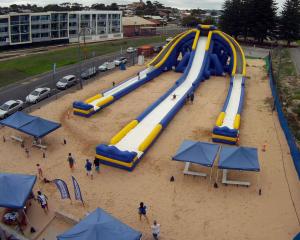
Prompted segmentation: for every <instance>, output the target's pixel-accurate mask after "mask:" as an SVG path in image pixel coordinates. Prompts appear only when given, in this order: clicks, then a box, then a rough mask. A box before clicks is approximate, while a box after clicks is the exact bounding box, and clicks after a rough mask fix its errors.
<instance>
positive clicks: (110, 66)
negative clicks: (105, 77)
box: [98, 62, 116, 72]
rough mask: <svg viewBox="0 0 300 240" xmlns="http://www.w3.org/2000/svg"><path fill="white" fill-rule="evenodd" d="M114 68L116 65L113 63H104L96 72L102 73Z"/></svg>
mask: <svg viewBox="0 0 300 240" xmlns="http://www.w3.org/2000/svg"><path fill="white" fill-rule="evenodd" d="M115 66H116V65H115V63H114V62H105V63H103V64H102V65H101V66H99V67H98V70H99V71H100V72H104V71H107V70H110V69H113V68H115Z"/></svg>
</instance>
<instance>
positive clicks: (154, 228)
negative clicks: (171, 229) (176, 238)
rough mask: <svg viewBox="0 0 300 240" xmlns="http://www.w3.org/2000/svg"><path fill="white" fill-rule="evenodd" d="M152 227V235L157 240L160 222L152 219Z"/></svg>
mask: <svg viewBox="0 0 300 240" xmlns="http://www.w3.org/2000/svg"><path fill="white" fill-rule="evenodd" d="M151 229H152V236H153V238H154V239H155V240H158V237H159V233H160V224H158V223H157V221H156V220H154V221H153V225H152V226H151Z"/></svg>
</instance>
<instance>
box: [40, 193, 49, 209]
mask: <svg viewBox="0 0 300 240" xmlns="http://www.w3.org/2000/svg"><path fill="white" fill-rule="evenodd" d="M37 193H38V196H37V200H38V201H39V203H40V204H41V207H42V209H44V211H45V213H47V212H48V211H49V208H48V201H47V200H48V198H47V196H46V195H45V194H42V192H41V191H38V192H37Z"/></svg>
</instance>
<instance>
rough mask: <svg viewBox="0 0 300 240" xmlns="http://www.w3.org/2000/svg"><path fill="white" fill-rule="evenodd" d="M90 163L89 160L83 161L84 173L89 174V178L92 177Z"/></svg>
mask: <svg viewBox="0 0 300 240" xmlns="http://www.w3.org/2000/svg"><path fill="white" fill-rule="evenodd" d="M92 167H93V165H92V163H91V162H90V160H88V159H87V160H86V163H85V169H86V175H87V176H89V175H90V176H91V179H93V171H92Z"/></svg>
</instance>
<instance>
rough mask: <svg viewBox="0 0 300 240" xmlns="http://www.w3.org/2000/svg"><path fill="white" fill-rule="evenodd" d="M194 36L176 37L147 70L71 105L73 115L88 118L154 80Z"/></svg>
mask: <svg viewBox="0 0 300 240" xmlns="http://www.w3.org/2000/svg"><path fill="white" fill-rule="evenodd" d="M193 35H194V30H189V31H186V32H184V33H181V34H179V35H177V36H176V37H175V38H174V39H173V40H172V41H171V42H169V43H168V44H167V45H166V47H164V48H163V49H162V50H161V52H160V53H159V54H158V55H157V56H156V57H155V58H154V59H153V60H152V61H151V62H150V63H149V64H148V66H147V68H146V69H144V70H142V71H140V72H139V76H138V74H137V75H135V76H133V77H131V78H129V79H127V80H126V81H123V82H121V83H119V84H118V85H116V86H114V87H112V88H111V89H108V90H106V91H104V92H102V93H99V94H96V95H95V96H93V97H91V98H89V99H87V100H85V101H84V102H81V101H75V102H74V103H73V113H74V114H75V115H78V116H83V117H90V116H91V115H93V114H95V113H97V112H99V111H100V110H101V109H103V108H105V107H106V106H108V105H110V104H112V103H113V102H114V101H116V100H117V99H119V98H121V97H123V96H124V95H126V94H128V93H130V92H131V91H133V90H134V89H136V88H138V87H139V86H141V85H143V84H145V83H146V82H148V81H150V80H152V79H154V78H155V77H157V76H158V75H160V74H161V73H162V72H163V71H166V70H169V69H171V68H172V65H174V64H175V61H174V55H175V54H176V52H177V51H179V48H180V47H181V45H182V43H184V42H185V39H186V38H191V37H193Z"/></svg>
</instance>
